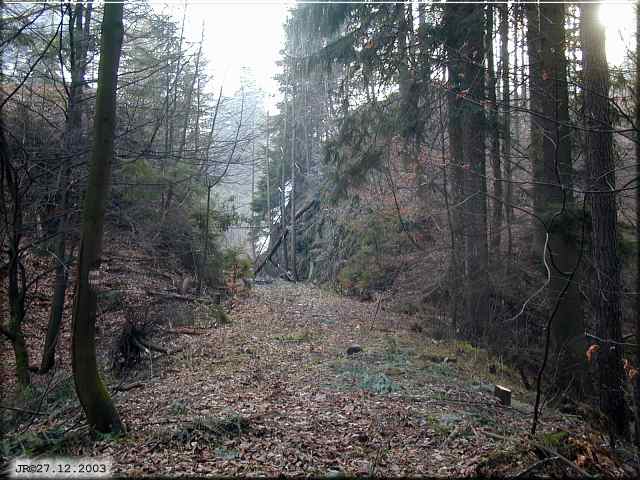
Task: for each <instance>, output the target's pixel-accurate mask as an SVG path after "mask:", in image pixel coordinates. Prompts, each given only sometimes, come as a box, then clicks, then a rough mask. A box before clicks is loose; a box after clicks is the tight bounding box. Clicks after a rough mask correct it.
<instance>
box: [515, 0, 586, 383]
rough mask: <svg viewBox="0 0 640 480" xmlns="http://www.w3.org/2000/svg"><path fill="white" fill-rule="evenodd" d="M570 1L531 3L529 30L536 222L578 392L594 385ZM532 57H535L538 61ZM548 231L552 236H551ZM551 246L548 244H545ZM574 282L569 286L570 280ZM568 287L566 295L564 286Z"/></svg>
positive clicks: (561, 348) (556, 325)
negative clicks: (581, 277)
mask: <svg viewBox="0 0 640 480" xmlns="http://www.w3.org/2000/svg"><path fill="white" fill-rule="evenodd" d="M564 17H565V6H564V5H563V4H540V5H539V7H538V6H536V5H528V19H529V24H530V25H531V26H534V27H537V30H532V31H530V32H527V35H528V38H529V46H530V49H532V51H533V50H535V53H534V54H533V55H532V57H531V58H532V59H533V61H535V64H533V65H532V66H531V77H530V89H529V91H530V94H531V105H532V109H533V110H534V112H535V113H536V114H538V115H540V116H537V115H534V116H532V129H535V130H536V132H537V133H536V135H538V138H537V139H536V140H537V141H539V142H540V144H539V145H536V148H535V149H534V150H533V152H532V153H533V155H532V161H533V164H534V171H535V172H536V177H535V178H536V181H537V182H539V183H537V184H536V185H535V186H534V190H535V196H536V202H537V203H536V206H535V208H536V212H535V213H536V214H537V216H538V217H539V218H542V219H544V220H545V223H546V226H545V225H542V226H541V225H539V222H537V221H536V222H537V224H536V231H537V232H538V234H537V235H538V240H537V242H536V252H537V254H540V253H542V252H544V250H545V248H547V252H546V253H545V255H546V257H547V258H549V259H550V262H549V263H550V270H551V280H550V283H549V300H550V303H551V304H552V305H553V304H555V303H556V302H557V303H559V305H558V310H557V314H556V319H555V320H554V321H553V323H552V340H553V346H554V349H555V351H556V354H557V357H558V358H559V360H560V368H559V371H560V372H561V373H560V377H559V379H558V381H557V382H556V383H557V387H558V388H559V389H564V388H566V387H567V386H568V385H573V387H572V389H573V392H574V393H575V394H576V395H578V396H582V395H583V394H584V390H585V389H588V387H589V385H588V382H587V378H586V373H587V365H586V357H585V355H584V352H585V350H586V348H587V345H586V342H585V338H584V335H583V332H584V322H583V313H582V302H581V299H580V293H579V291H578V282H577V278H578V275H577V274H576V275H574V276H573V279H571V273H572V272H573V271H574V270H575V269H576V268H578V265H577V261H578V256H579V255H578V245H577V242H578V239H577V238H576V236H577V234H576V232H575V230H576V229H575V228H573V227H572V225H574V224H575V222H573V221H572V218H573V215H574V210H575V208H574V201H573V195H572V193H571V188H572V185H573V172H572V159H571V136H570V132H569V129H568V127H567V124H568V121H569V97H568V90H567V69H566V65H567V60H566V56H565V47H566V45H565V31H564ZM533 61H532V63H533ZM547 234H548V242H547V241H546V238H547ZM545 246H546V247H545ZM568 281H571V284H570V285H569V286H568V288H567V289H566V291H565V285H566V282H568ZM563 291H565V293H564V295H563V296H562V297H561V298H559V295H562V292H563Z"/></svg>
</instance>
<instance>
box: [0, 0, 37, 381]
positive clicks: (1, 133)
mask: <svg viewBox="0 0 640 480" xmlns="http://www.w3.org/2000/svg"><path fill="white" fill-rule="evenodd" d="M4 7H5V5H4V2H3V1H2V0H0V41H2V40H4V36H3V34H4V31H3V30H4V29H3V28H2V27H3V22H2V18H1V17H2V15H4ZM2 76H3V64H2V55H0V78H2ZM0 101H2V102H4V101H5V98H4V93H2V92H1V91H0ZM0 213H1V214H2V215H1V218H2V219H3V221H4V225H3V226H4V227H5V228H6V231H7V234H8V235H7V237H8V239H7V244H8V253H9V256H8V272H7V273H8V275H7V280H8V289H7V293H8V295H9V298H8V300H9V325H8V327H5V326H4V325H3V324H1V323H0V330H1V331H2V333H3V334H4V335H5V336H6V337H7V338H8V339H9V341H10V342H11V345H12V347H13V352H14V355H15V359H16V371H15V372H16V380H17V383H18V387H19V388H21V389H24V388H25V387H26V386H28V385H29V384H30V383H31V377H30V375H29V351H28V350H27V346H26V342H25V338H24V334H23V332H22V324H23V322H24V318H25V295H26V278H25V272H24V268H23V265H22V259H21V254H20V248H21V242H22V232H23V210H22V193H21V192H20V184H19V178H18V172H17V169H16V168H15V166H14V165H13V164H12V162H11V158H10V151H9V144H8V143H7V138H6V136H5V125H4V118H3V115H2V112H1V111H0Z"/></svg>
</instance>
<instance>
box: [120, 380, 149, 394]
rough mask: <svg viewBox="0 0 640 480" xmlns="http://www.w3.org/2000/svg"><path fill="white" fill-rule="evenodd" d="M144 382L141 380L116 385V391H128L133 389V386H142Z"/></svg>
mask: <svg viewBox="0 0 640 480" xmlns="http://www.w3.org/2000/svg"><path fill="white" fill-rule="evenodd" d="M144 385H145V384H144V383H142V382H134V383H130V384H129V385H123V386H117V387H116V388H115V390H116V392H128V391H129V390H133V389H134V388H140V387H144Z"/></svg>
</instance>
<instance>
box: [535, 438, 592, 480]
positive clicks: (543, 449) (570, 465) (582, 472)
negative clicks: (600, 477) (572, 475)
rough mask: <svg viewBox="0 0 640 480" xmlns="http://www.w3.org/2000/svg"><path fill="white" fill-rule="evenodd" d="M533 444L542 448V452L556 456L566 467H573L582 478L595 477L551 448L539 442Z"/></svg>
mask: <svg viewBox="0 0 640 480" xmlns="http://www.w3.org/2000/svg"><path fill="white" fill-rule="evenodd" d="M534 445H535V446H536V447H537V448H539V449H540V450H542V451H543V452H545V453H546V454H547V455H551V456H554V457H558V460H560V461H561V462H562V463H564V464H565V465H567V466H568V467H571V468H572V469H574V470H575V471H576V472H578V473H579V474H580V475H582V476H583V477H584V478H595V477H594V476H593V475H589V474H588V473H587V471H586V470H584V469H582V468H580V467H579V466H578V465H576V464H575V462H572V461H571V460H569V459H568V458H567V457H565V456H562V455H560V454H559V453H558V452H556V451H555V450H553V449H552V448H549V447H545V446H544V445H541V444H539V443H534Z"/></svg>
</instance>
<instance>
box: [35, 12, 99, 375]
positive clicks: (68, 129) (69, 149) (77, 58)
mask: <svg viewBox="0 0 640 480" xmlns="http://www.w3.org/2000/svg"><path fill="white" fill-rule="evenodd" d="M91 12H92V3H89V4H88V5H87V9H86V12H85V13H84V17H83V5H82V3H77V4H76V6H75V9H74V11H73V13H70V15H71V19H70V21H69V43H70V45H71V49H70V55H69V59H70V65H71V86H70V88H69V101H68V109H67V121H66V123H65V132H64V151H63V162H62V166H61V177H60V182H59V185H58V205H59V208H60V210H61V211H62V214H61V217H60V220H59V222H58V225H57V242H56V251H55V257H56V258H55V261H56V280H55V287H54V293H53V301H52V304H51V311H50V313H49V323H48V325H47V335H46V339H45V344H44V348H43V353H42V362H41V363H40V369H39V371H38V373H41V374H43V373H47V372H48V371H49V370H51V368H52V367H53V365H54V364H55V354H56V344H57V341H58V337H59V335H60V325H61V323H62V316H63V314H64V300H65V294H66V291H67V284H68V278H69V275H68V270H69V262H70V260H71V259H70V258H67V229H68V228H69V216H70V212H69V209H70V206H71V205H70V192H69V189H70V177H71V166H72V164H73V158H74V157H75V152H76V151H77V150H78V146H79V143H80V139H81V136H82V109H81V102H82V89H83V84H84V77H85V73H86V69H87V52H88V43H89V36H88V35H89V28H90V23H91ZM83 19H84V22H85V24H84V26H83Z"/></svg>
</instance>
